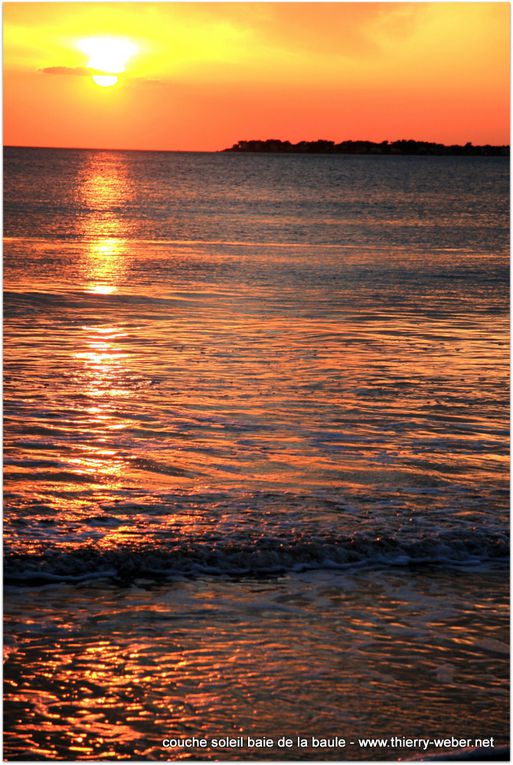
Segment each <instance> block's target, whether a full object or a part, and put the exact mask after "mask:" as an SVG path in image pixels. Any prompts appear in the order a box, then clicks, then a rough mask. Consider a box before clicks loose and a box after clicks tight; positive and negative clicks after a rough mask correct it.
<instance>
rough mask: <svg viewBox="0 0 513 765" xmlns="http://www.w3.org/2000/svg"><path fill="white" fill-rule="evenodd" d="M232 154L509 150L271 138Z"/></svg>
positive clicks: (503, 149) (236, 147)
mask: <svg viewBox="0 0 513 765" xmlns="http://www.w3.org/2000/svg"><path fill="white" fill-rule="evenodd" d="M223 151H231V152H271V153H276V154H393V155H401V154H414V155H438V156H444V155H449V154H450V155H464V156H487V157H492V156H508V155H509V146H491V145H490V144H485V145H483V146H474V144H472V143H471V142H470V141H469V142H468V143H466V144H464V145H459V144H452V145H450V146H446V145H445V144H443V143H433V142H431V141H414V140H411V139H408V140H404V139H402V140H399V141H381V142H380V143H376V142H374V141H341V142H340V143H335V141H327V140H324V139H318V140H317V141H299V142H298V143H291V142H290V141H281V140H280V139H279V138H267V139H266V140H258V139H257V140H250V141H237V143H234V144H233V146H232V147H231V148H229V149H223Z"/></svg>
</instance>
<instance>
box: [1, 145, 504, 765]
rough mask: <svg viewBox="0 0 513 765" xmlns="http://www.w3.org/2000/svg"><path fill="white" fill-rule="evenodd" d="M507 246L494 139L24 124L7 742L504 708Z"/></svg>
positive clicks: (12, 181)
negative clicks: (401, 144) (201, 145)
mask: <svg viewBox="0 0 513 765" xmlns="http://www.w3.org/2000/svg"><path fill="white" fill-rule="evenodd" d="M507 246H508V165H507V161H505V160H501V159H494V158H436V157H426V158H407V157H401V158H393V157H374V158H372V157H351V158H349V157H323V156H317V157H308V156H289V157H283V156H237V155H210V154H204V155H202V154H161V153H143V152H140V153H139V152H94V151H51V150H21V149H8V150H7V151H6V155H5V243H4V253H5V290H6V291H5V298H4V302H5V381H4V390H5V399H6V404H5V543H6V583H7V586H8V589H7V597H6V603H7V617H6V635H7V654H8V661H7V665H6V667H7V668H6V680H7V683H8V685H7V686H6V689H7V697H6V734H7V741H8V756H9V758H10V759H23V758H25V759H26V758H27V757H26V756H25V755H26V754H27V752H28V753H30V758H32V757H36V758H40V759H41V758H42V759H47V758H50V759H59V758H61V759H62V758H63V757H64V758H66V759H67V758H71V759H82V758H95V757H98V756H100V754H102V756H105V757H106V758H111V759H112V758H116V757H125V758H126V757H128V758H129V757H131V756H133V757H138V758H144V757H150V758H151V759H155V758H176V757H178V756H187V755H186V754H184V753H183V752H182V753H177V752H173V753H171V754H170V753H169V752H168V751H164V750H163V749H162V748H161V746H160V745H159V739H161V738H162V737H163V736H164V735H165V734H166V733H173V734H174V735H178V734H179V733H180V734H182V733H183V732H184V731H187V732H189V733H190V734H193V733H195V732H198V733H200V732H201V733H204V734H205V735H206V734H208V733H210V735H214V734H221V733H228V732H233V731H241V730H242V731H244V732H245V733H246V734H248V735H249V734H251V732H252V731H255V734H259V735H267V734H268V735H270V736H273V735H274V736H276V737H278V736H280V735H288V734H289V733H292V734H295V735H296V734H297V735H299V734H301V733H303V732H304V733H305V734H309V735H316V731H317V732H318V733H319V734H323V735H332V734H333V735H346V734H347V735H352V734H353V733H355V734H356V732H358V734H359V735H402V734H403V733H404V734H405V735H409V734H410V733H412V734H413V733H416V734H420V733H421V732H422V731H421V729H423V730H425V731H426V729H429V731H426V732H428V734H429V735H436V734H437V733H438V732H439V729H440V720H441V719H443V720H444V726H445V727H444V726H442V727H444V731H446V733H447V735H453V734H454V735H460V732H461V735H462V736H466V735H467V734H468V735H470V734H469V733H468V731H469V730H470V729H471V728H472V730H474V729H475V728H476V726H477V727H478V728H479V730H480V731H481V727H482V725H483V723H482V720H483V710H486V721H487V723H486V725H487V727H486V730H482V731H481V732H482V735H483V736H486V735H496V736H499V737H500V736H501V735H502V737H503V739H504V737H505V736H506V730H507V709H506V706H507V692H506V687H505V680H504V677H505V674H504V673H505V667H504V664H505V661H506V658H505V657H504V652H503V648H504V643H505V642H506V641H507V636H506V635H505V632H504V630H505V627H504V623H503V621H502V619H503V608H504V603H505V602H506V601H505V598H506V597H507V593H506V592H505V590H506V589H507V585H506V584H505V579H506V574H505V568H504V566H505V560H506V557H507V553H508V540H507V537H506V533H507V510H508V487H507V475H506V468H507V432H508V431H507V427H508V423H507V379H508V367H507V344H508V322H507V307H508V303H507V299H508V295H507V284H508V278H507V265H508V264H507ZM426 567H427V568H426ZM255 577H257V578H255ZM42 586H43V587H42ZM41 587H42V589H41ZM397 588H398V589H397ZM396 590H397V591H396ZM371 633H372V634H371ZM498 648H500V649H501V650H502V653H501V650H499V652H498V653H499V658H498V655H497V650H496V649H498ZM490 652H491V653H490ZM500 656H502V659H501V658H500ZM226 667H229V669H230V672H229V673H228V674H227V670H226V671H225V668H226ZM316 667H318V668H319V670H318V671H319V674H318V675H316V674H315V672H316V669H315V668H316ZM376 673H377V674H376ZM440 678H442V680H440ZM364 686H365V689H366V690H365V691H363V690H362V688H363V687H364ZM391 694H392V695H393V696H394V698H395V699H396V703H392V701H391ZM280 699H281V701H280ZM397 699H399V701H397ZM278 702H279V713H278V712H277V709H276V706H277V703H278ZM386 710H388V711H386ZM462 710H464V712H463V711H462ZM463 717H464V719H465V725H463V724H462V723H461V720H462V719H463ZM437 721H438V723H437ZM436 725H438V726H439V728H438V729H437V730H433V728H434V727H436ZM458 726H459V727H458ZM463 727H464V728H465V731H463ZM341 729H343V733H341ZM460 729H461V731H460ZM27 731H30V735H28V734H27ZM472 735H477V734H474V733H473V734H472ZM503 743H504V742H503ZM225 754H226V753H225ZM275 754H276V753H275ZM386 754H387V753H386V752H383V751H382V752H376V753H375V756H376V757H378V758H379V757H383V756H385V755H386ZM388 754H390V753H388ZM400 754H401V753H399V752H396V755H397V756H399V755H400ZM229 755H230V753H228V755H227V756H229ZM232 755H233V753H232ZM207 756H209V757H219V756H220V755H219V753H216V752H211V751H210V750H209V751H208V752H207ZM223 756H224V755H223ZM269 756H270V755H269ZM284 756H293V757H296V758H297V757H306V758H309V757H311V756H312V752H307V753H305V752H300V751H296V750H294V751H293V752H292V753H290V752H289V753H288V754H287V753H285V755H284ZM314 756H315V753H314ZM327 756H329V757H330V758H331V759H334V758H336V757H337V756H340V752H339V753H338V755H337V752H334V751H331V752H330V753H327ZM347 756H348V757H351V758H360V759H362V758H363V759H365V758H366V757H367V756H368V753H364V752H362V751H356V750H354V751H353V752H352V753H348V754H347Z"/></svg>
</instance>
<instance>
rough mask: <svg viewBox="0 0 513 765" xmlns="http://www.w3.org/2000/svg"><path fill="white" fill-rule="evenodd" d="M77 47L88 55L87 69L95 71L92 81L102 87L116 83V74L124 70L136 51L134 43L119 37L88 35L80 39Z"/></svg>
mask: <svg viewBox="0 0 513 765" xmlns="http://www.w3.org/2000/svg"><path fill="white" fill-rule="evenodd" d="M78 48H79V49H80V50H81V51H82V52H83V53H85V54H86V55H87V56H88V57H89V58H88V61H87V66H88V67H89V69H93V70H96V71H97V74H94V75H93V81H94V82H95V83H96V84H97V85H101V86H102V87H103V88H108V87H111V86H112V85H115V84H116V83H117V81H118V77H117V75H118V74H121V72H124V71H125V69H126V65H127V63H128V61H129V60H130V59H131V58H132V56H134V55H135V54H136V53H137V46H136V45H135V43H133V42H131V40H127V39H124V38H119V37H88V38H86V39H85V40H80V42H79V43H78Z"/></svg>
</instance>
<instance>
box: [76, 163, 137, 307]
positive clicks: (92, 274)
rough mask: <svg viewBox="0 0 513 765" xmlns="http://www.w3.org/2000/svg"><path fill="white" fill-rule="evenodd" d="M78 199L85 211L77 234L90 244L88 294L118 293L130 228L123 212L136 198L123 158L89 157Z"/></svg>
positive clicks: (88, 250) (87, 260)
mask: <svg viewBox="0 0 513 765" xmlns="http://www.w3.org/2000/svg"><path fill="white" fill-rule="evenodd" d="M78 194H79V199H80V202H81V205H82V207H83V210H84V215H83V217H82V218H81V221H80V225H79V231H78V234H79V235H80V236H81V237H83V238H84V239H86V240H88V242H89V244H88V247H87V249H86V251H85V262H84V264H83V271H84V276H85V278H86V279H87V285H86V288H85V291H86V292H91V293H94V294H99V295H101V294H103V295H109V294H112V293H113V292H116V291H117V289H118V285H119V283H120V281H121V280H122V278H123V277H124V276H125V274H126V270H127V269H126V265H127V258H128V246H127V235H128V231H127V225H126V222H125V221H124V220H123V217H122V212H123V209H124V208H125V207H126V205H127V203H128V202H129V200H130V199H131V196H132V194H133V188H132V184H131V183H130V179H129V176H128V172H127V167H126V164H125V161H124V159H123V157H122V156H121V155H116V154H108V153H107V154H105V155H99V156H98V155H96V154H95V155H92V156H90V157H89V159H88V161H87V164H86V166H85V168H84V172H83V176H82V181H81V185H80V188H79V192H78Z"/></svg>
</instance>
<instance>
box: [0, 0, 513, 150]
mask: <svg viewBox="0 0 513 765" xmlns="http://www.w3.org/2000/svg"><path fill="white" fill-rule="evenodd" d="M3 8H4V143H5V144H7V145H19V146H75V147H97V148H122V149H123V148H126V149H180V150H215V149H222V148H224V147H226V146H231V145H232V144H233V143H234V142H236V141H238V140H239V139H249V138H281V139H289V140H291V141H299V140H302V139H305V140H314V139H317V138H328V139H332V140H335V141H341V140H344V139H356V138H362V139H368V140H374V141H381V140H384V139H389V140H394V139H398V138H416V139H419V140H429V141H440V142H443V143H455V142H457V143H465V142H466V141H472V142H473V143H509V4H508V3H304V4H300V3H281V4H276V3H5V4H4V6H3ZM105 37H109V38H115V42H112V39H111V42H110V43H107V44H109V45H111V46H116V45H118V47H119V45H125V46H126V45H127V44H128V43H130V44H131V45H132V49H131V55H130V56H129V57H125V58H126V60H122V59H123V57H121V59H120V58H119V56H118V57H117V58H116V55H112V56H109V55H107V56H105V55H103V57H102V55H99V54H102V52H103V54H104V49H105V42H102V40H101V39H100V41H99V42H98V40H97V38H105ZM90 38H94V39H93V42H91V41H90ZM120 40H121V43H120V42H119V41H120ZM84 41H86V42H85V43H84ZM87 41H89V42H87ZM95 45H96V46H97V48H96V49H95ZM98 45H99V46H100V47H99V48H98ZM88 46H89V47H88ZM86 49H87V52H85V50H86ZM91 50H92V51H93V55H92V57H91V55H90V54H91ZM95 50H96V54H97V55H96V56H95V55H94V53H95ZM115 50H117V48H115ZM120 69H122V70H123V71H120ZM44 70H47V71H44ZM114 72H116V75H115V76H117V77H118V81H117V83H116V84H115V85H113V86H111V87H101V86H99V85H97V84H95V82H94V81H93V79H92V74H94V73H96V74H98V73H100V74H103V75H109V76H111V77H112V76H113V73H114Z"/></svg>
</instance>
